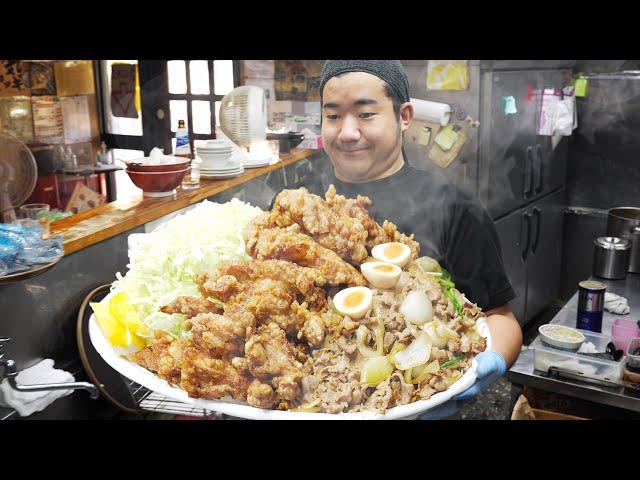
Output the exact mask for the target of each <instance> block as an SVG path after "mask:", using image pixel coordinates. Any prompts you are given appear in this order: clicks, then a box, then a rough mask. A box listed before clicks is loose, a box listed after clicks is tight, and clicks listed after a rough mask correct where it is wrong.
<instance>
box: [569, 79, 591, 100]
mask: <svg viewBox="0 0 640 480" xmlns="http://www.w3.org/2000/svg"><path fill="white" fill-rule="evenodd" d="M573 86H574V87H575V89H576V91H575V95H576V97H586V96H587V91H588V89H589V83H588V81H587V79H586V78H585V77H577V78H574V79H573Z"/></svg>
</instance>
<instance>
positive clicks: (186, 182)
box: [182, 158, 202, 190]
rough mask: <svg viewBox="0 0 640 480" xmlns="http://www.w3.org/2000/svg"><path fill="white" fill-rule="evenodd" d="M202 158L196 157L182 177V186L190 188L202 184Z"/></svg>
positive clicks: (185, 188)
mask: <svg viewBox="0 0 640 480" xmlns="http://www.w3.org/2000/svg"><path fill="white" fill-rule="evenodd" d="M201 164H202V160H200V159H199V158H194V159H193V160H191V163H190V164H189V169H188V170H187V171H186V172H185V173H184V177H183V178H182V188H183V189H184V190H189V189H192V188H198V187H199V186H200V166H201Z"/></svg>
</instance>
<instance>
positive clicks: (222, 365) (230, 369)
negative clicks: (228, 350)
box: [180, 346, 249, 400]
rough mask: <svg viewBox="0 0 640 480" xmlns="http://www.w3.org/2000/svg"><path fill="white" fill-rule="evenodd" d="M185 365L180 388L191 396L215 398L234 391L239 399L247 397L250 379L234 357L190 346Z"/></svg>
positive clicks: (236, 398)
mask: <svg viewBox="0 0 640 480" xmlns="http://www.w3.org/2000/svg"><path fill="white" fill-rule="evenodd" d="M181 366H182V377H181V380H180V388H182V389H183V390H185V391H186V392H187V393H188V394H189V396H190V397H194V398H206V399H210V400H211V399H218V398H222V397H225V396H227V395H231V396H232V397H233V398H234V399H235V400H246V398H247V390H248V389H249V379H248V378H247V377H246V376H244V375H243V374H242V372H241V371H239V370H238V369H237V368H236V367H234V366H233V365H232V363H231V362H230V361H227V360H223V359H218V358H212V357H211V356H210V354H209V352H208V351H206V350H201V349H198V348H195V347H194V346H189V347H187V348H185V350H184V351H183V353H182V362H181Z"/></svg>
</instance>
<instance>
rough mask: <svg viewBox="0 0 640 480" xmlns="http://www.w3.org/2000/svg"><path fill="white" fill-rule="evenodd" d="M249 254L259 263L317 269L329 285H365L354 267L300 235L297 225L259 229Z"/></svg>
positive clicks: (307, 237) (305, 236)
mask: <svg viewBox="0 0 640 480" xmlns="http://www.w3.org/2000/svg"><path fill="white" fill-rule="evenodd" d="M248 253H249V254H250V255H251V256H252V257H253V258H256V259H258V260H267V259H279V260H287V261H289V262H292V263H295V264H297V265H300V266H302V267H311V268H314V269H317V270H319V271H320V272H321V274H322V276H323V277H324V278H325V279H326V283H328V284H329V285H340V284H347V285H349V286H362V285H365V280H364V277H363V276H362V274H361V273H360V272H358V271H357V270H356V269H355V268H354V267H353V265H350V264H348V263H347V262H345V261H344V260H342V258H340V257H339V256H338V254H337V253H336V252H334V251H333V250H330V249H328V248H325V247H323V246H321V245H320V244H318V243H317V242H315V241H314V239H313V238H311V237H310V236H308V235H305V234H304V233H301V231H300V227H299V226H297V225H292V226H290V227H287V228H265V229H262V230H260V231H259V232H258V237H257V241H256V242H255V243H254V244H253V249H252V250H251V251H248Z"/></svg>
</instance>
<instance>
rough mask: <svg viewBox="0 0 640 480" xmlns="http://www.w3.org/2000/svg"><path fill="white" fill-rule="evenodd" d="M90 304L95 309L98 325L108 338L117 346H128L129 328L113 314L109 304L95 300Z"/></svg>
mask: <svg viewBox="0 0 640 480" xmlns="http://www.w3.org/2000/svg"><path fill="white" fill-rule="evenodd" d="M89 305H90V306H91V308H92V309H93V313H94V314H95V316H96V320H97V321H98V325H100V328H101V329H102V332H103V333H104V335H105V337H107V340H109V342H110V343H111V344H112V345H115V346H117V347H126V346H128V344H129V342H128V338H127V337H128V335H127V328H126V327H125V326H124V325H123V324H122V322H120V321H119V320H118V319H117V318H115V317H114V316H113V315H112V314H111V310H110V309H109V305H107V304H104V303H95V302H91V303H90V304H89Z"/></svg>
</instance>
